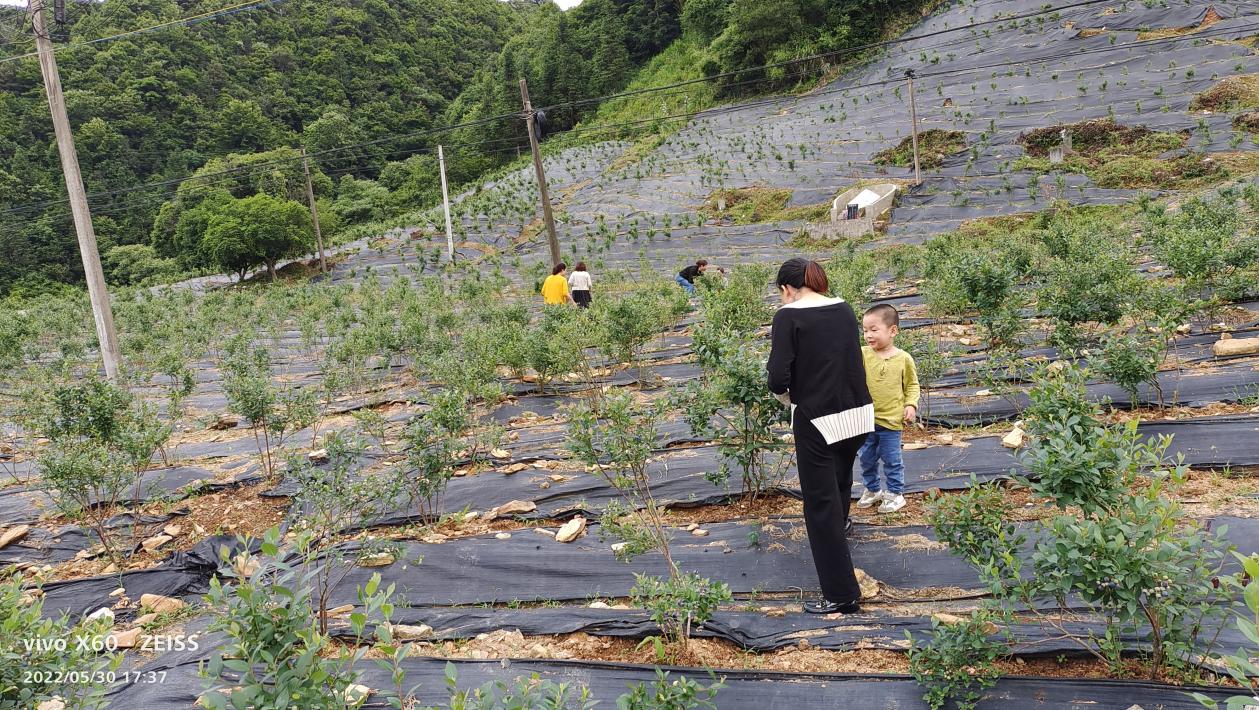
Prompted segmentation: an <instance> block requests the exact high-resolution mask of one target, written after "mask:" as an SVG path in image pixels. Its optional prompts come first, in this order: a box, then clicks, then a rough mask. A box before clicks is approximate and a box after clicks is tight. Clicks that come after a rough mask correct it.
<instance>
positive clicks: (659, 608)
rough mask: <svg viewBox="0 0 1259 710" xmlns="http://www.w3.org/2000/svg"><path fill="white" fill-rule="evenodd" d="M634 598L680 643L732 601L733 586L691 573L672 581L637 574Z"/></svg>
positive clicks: (632, 591)
mask: <svg viewBox="0 0 1259 710" xmlns="http://www.w3.org/2000/svg"><path fill="white" fill-rule="evenodd" d="M634 579H635V582H634V588H633V589H632V590H630V598H631V599H632V600H633V601H634V603H635V604H637V605H638V606H640V607H642V608H643V609H646V610H647V611H648V612H650V613H651V620H652V621H654V622H656V623H657V624H659V625H660V629H661V630H662V631H663V632H664V634H665V636H666V637H667V638H668V639H670V640H672V641H674V642H679V643H684V642H685V641H686V639H688V638H690V636H691V630H692V629H694V628H698V627H700V626H703V624H704V622H706V621H708V620H709V619H711V618H712V616H713V613H714V612H716V611H717V608H718V607H719V606H720V605H722V604H724V603H726V602H728V601H730V600H731V598H732V596H731V594H730V586H729V585H728V584H726V583H725V582H714V581H711V580H709V579H707V578H706V577H701V576H699V575H698V574H695V573H692V572H688V573H685V574H679V575H674V576H672V577H668V578H662V577H651V576H648V575H645V574H636V575H634Z"/></svg>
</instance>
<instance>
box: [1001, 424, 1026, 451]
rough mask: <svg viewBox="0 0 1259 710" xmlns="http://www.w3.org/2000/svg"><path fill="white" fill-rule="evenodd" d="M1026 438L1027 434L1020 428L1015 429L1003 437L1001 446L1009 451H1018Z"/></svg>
mask: <svg viewBox="0 0 1259 710" xmlns="http://www.w3.org/2000/svg"><path fill="white" fill-rule="evenodd" d="M1026 438H1027V437H1026V432H1024V431H1023V430H1022V429H1019V428H1018V427H1015V428H1014V429H1011V430H1010V433H1009V434H1006V435H1005V436H1003V437H1001V445H1002V446H1004V447H1005V448H1007V449H1017V448H1019V447H1020V446H1022V445H1023V441H1024V440H1025V439H1026Z"/></svg>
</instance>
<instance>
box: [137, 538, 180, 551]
mask: <svg viewBox="0 0 1259 710" xmlns="http://www.w3.org/2000/svg"><path fill="white" fill-rule="evenodd" d="M173 539H174V538H172V537H171V536H170V535H154V536H153V537H151V538H149V539H147V540H145V541H144V542H142V543H140V547H143V548H144V549H146V550H148V551H149V552H152V551H154V550H156V549H157V548H159V547H161V546H162V545H165V544H166V543H168V542H170V541H171V540H173Z"/></svg>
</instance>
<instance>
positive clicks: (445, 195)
mask: <svg viewBox="0 0 1259 710" xmlns="http://www.w3.org/2000/svg"><path fill="white" fill-rule="evenodd" d="M437 165H438V167H439V168H440V169H441V174H442V209H444V210H446V258H447V259H448V260H449V261H451V262H452V263H453V262H454V260H455V230H454V229H453V228H451V226H450V192H449V191H448V190H447V189H446V153H445V152H443V151H442V147H441V146H440V145H438V146H437Z"/></svg>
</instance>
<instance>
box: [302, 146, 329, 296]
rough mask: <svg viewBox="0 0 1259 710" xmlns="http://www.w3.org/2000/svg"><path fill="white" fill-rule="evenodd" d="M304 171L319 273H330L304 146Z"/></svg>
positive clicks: (308, 161)
mask: <svg viewBox="0 0 1259 710" xmlns="http://www.w3.org/2000/svg"><path fill="white" fill-rule="evenodd" d="M302 172H304V173H306V202H307V203H309V204H310V221H311V222H314V224H315V243H316V244H317V245H319V273H321V274H326V273H328V260H327V259H325V258H324V253H323V230H322V229H320V228H319V208H318V207H316V206H315V186H314V185H312V184H311V182H310V160H309V159H308V158H307V157H306V147H305V146H302Z"/></svg>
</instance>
